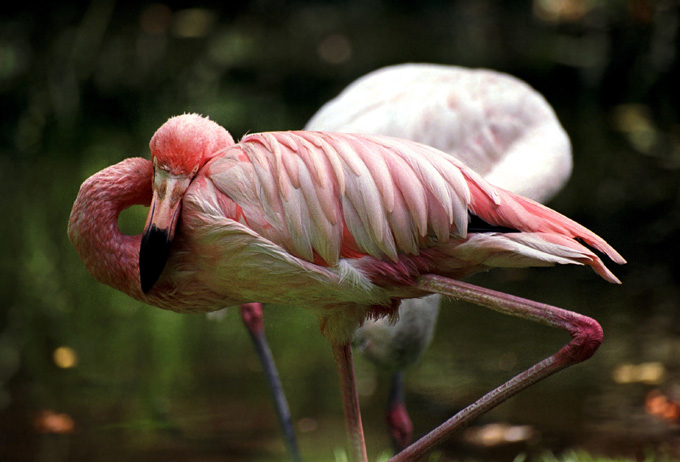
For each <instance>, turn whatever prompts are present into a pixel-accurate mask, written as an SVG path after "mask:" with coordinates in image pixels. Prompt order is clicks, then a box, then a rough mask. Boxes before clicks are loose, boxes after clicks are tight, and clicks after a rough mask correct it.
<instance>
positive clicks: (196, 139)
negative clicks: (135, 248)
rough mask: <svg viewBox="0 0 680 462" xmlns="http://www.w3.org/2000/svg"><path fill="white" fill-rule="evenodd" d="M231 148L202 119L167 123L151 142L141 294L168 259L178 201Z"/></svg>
mask: <svg viewBox="0 0 680 462" xmlns="http://www.w3.org/2000/svg"><path fill="white" fill-rule="evenodd" d="M233 144H234V139H233V138H232V137H231V135H230V134H229V132H227V131H226V130H225V129H224V128H222V127H221V126H220V125H218V124H217V123H215V122H213V121H211V120H210V119H208V118H207V117H201V116H199V115H197V114H184V115H180V116H176V117H172V118H171V119H169V120H168V121H167V122H166V123H164V124H163V125H162V126H161V127H160V128H159V129H158V130H157V131H156V133H155V134H154V136H153V137H152V138H151V143H150V144H149V147H150V149H151V160H152V162H153V170H154V175H153V198H152V200H151V207H150V209H149V215H148V217H147V220H146V226H145V227H144V234H143V236H142V245H141V247H140V249H139V276H140V282H141V286H142V291H143V292H144V293H146V292H148V291H149V290H150V289H151V287H153V285H154V284H155V283H156V281H157V280H158V278H159V277H160V275H161V272H162V271H163V268H164V267H165V263H166V262H167V260H168V257H169V255H170V245H171V243H172V240H173V238H174V236H175V229H176V227H177V222H178V220H179V212H180V208H181V207H180V206H181V203H182V197H183V196H184V193H185V192H186V191H187V189H188V188H189V185H190V184H191V181H192V180H193V178H194V177H195V176H196V174H197V173H198V171H199V169H200V168H201V167H203V165H205V164H206V163H207V162H208V161H209V160H210V159H212V158H213V157H215V156H217V155H219V154H220V153H221V152H223V151H224V149H225V148H227V147H229V146H231V145H233Z"/></svg>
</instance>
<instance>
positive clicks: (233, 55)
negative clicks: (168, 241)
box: [0, 0, 680, 461]
mask: <svg viewBox="0 0 680 462" xmlns="http://www.w3.org/2000/svg"><path fill="white" fill-rule="evenodd" d="M226 3H229V6H226ZM679 9H680V4H679V3H678V2H677V1H672V0H666V1H663V0H658V1H653V0H610V1H596V0H533V1H529V0H525V1H516V2H501V1H494V0H460V1H454V0H449V1H441V0H439V1H422V2H410V1H406V0H401V1H396V0H395V1H388V0H384V1H381V0H369V1H363V2H359V1H328V2H310V1H302V0H299V1H290V2H284V1H274V0H272V1H268V0H259V1H257V0H256V1H239V2H215V3H214V4H211V3H208V2H195V3H194V4H193V5H192V6H191V7H187V6H186V5H185V4H181V3H174V2H166V3H149V2H129V3H123V2H115V1H113V0H93V1H90V2H85V1H80V2H68V3H65V4H59V3H56V2H55V3H52V6H47V5H46V4H40V7H39V8H38V7H37V5H32V4H31V2H29V3H27V4H23V3H22V2H17V3H14V4H13V5H11V6H5V7H3V12H2V13H1V14H0V107H1V108H2V112H3V114H4V115H3V116H2V124H1V125H0V197H1V198H2V199H1V202H0V203H1V204H2V219H0V231H1V233H2V234H1V236H2V238H1V239H0V249H1V258H0V271H1V277H0V288H1V293H2V302H0V460H7V461H35V460H37V461H67V460H68V461H120V460H126V461H142V460H144V461H147V460H165V461H174V460H199V461H217V460H232V461H274V460H284V459H285V449H284V445H283V443H282V440H281V438H280V434H279V431H278V428H277V424H276V419H275V415H274V411H273V407H272V404H271V402H270V400H269V392H268V389H267V388H266V385H265V383H264V379H263V376H262V375H261V373H260V368H259V365H258V362H257V358H256V356H255V353H254V350H253V348H252V346H251V344H250V339H249V337H248V335H247V332H246V330H245V328H244V326H243V325H242V323H241V320H240V317H239V314H238V311H237V310H230V311H229V312H227V314H226V315H225V316H224V318H223V319H222V320H219V321H216V320H209V319H207V318H206V317H205V316H201V315H178V314H174V313H166V312H163V311H161V310H158V309H156V308H151V307H148V306H145V305H142V304H140V303H138V302H136V301H134V300H132V299H130V298H128V297H127V296H125V295H123V294H121V293H118V292H116V291H114V290H113V289H110V288H108V287H106V286H103V285H101V284H98V283H97V282H96V281H95V280H94V279H93V278H92V277H91V276H90V275H89V274H88V273H87V272H86V271H85V269H84V267H83V265H82V264H81V262H80V261H79V259H78V257H77V255H76V253H75V251H74V250H73V248H72V247H71V245H70V243H69V242H68V239H67V236H66V226H67V221H68V216H69V212H70V209H71V205H72V203H73V200H74V199H75V197H76V195H77V192H78V188H79V186H80V184H81V183H82V182H83V181H84V180H85V179H86V178H87V177H88V176H90V175H91V174H93V173H95V172H96V171H98V170H100V169H102V168H104V167H107V166H109V165H111V164H113V163H116V162H118V161H120V160H122V159H124V158H126V157H130V156H144V157H148V155H149V154H148V142H149V139H150V137H151V136H152V134H153V133H154V131H155V130H156V128H158V127H159V126H160V125H161V124H162V123H163V122H165V120H167V119H168V118H169V117H170V116H172V115H176V114H180V113H184V112H198V113H201V114H204V115H209V116H210V118H211V119H213V120H215V121H217V122H218V123H220V124H221V125H223V126H225V127H226V128H227V129H228V130H230V132H231V133H232V134H233V135H234V137H235V138H237V139H238V138H240V137H241V136H243V135H244V134H245V133H247V132H259V131H268V130H287V129H298V128H301V127H302V126H303V125H304V124H305V122H306V121H307V120H308V119H309V117H311V115H312V114H313V113H314V112H315V111H316V110H317V109H318V108H319V107H320V106H321V105H322V104H323V103H324V102H326V101H327V100H329V99H330V98H332V97H334V96H335V95H336V94H337V93H338V92H339V91H340V90H341V89H343V88H344V87H345V86H346V85H347V84H349V83H350V82H351V81H353V80H354V79H356V78H358V77H360V76H362V75H364V74H366V73H367V72H370V71H372V70H375V69H377V68H379V67H382V66H385V65H389V64H397V63H403V62H432V63H442V64H455V65H461V66H468V67H486V68H492V69H495V70H499V71H504V72H508V73H511V74H513V75H515V76H517V77H519V78H522V79H524V80H526V81H527V82H528V83H529V84H530V85H532V86H533V87H534V88H536V89H537V90H538V91H540V92H541V93H543V94H544V95H545V97H546V99H547V100H548V101H549V102H550V103H551V104H552V105H553V107H554V108H555V110H556V112H557V115H558V117H559V119H560V120H561V122H562V124H563V125H564V127H565V129H566V130H567V132H568V133H569V135H570V137H571V140H572V143H573V152H574V173H573V176H572V178H571V180H570V182H569V184H568V186H567V187H566V188H565V189H564V190H563V191H562V192H561V193H560V195H559V196H557V197H556V198H555V199H554V200H553V201H552V202H551V204H550V205H551V207H553V208H555V209H557V210H558V211H560V212H562V213H564V214H566V215H568V216H570V217H571V218H574V219H575V220H576V221H578V222H580V223H582V224H584V225H585V226H587V227H588V228H590V229H592V230H593V231H595V232H596V233H598V234H600V235H601V236H603V237H605V238H606V239H607V240H608V241H609V242H610V243H611V244H612V245H613V246H614V247H615V248H616V249H617V250H619V251H620V253H621V254H622V255H623V256H624V257H625V258H627V259H628V262H629V263H628V265H626V266H624V267H616V268H613V267H611V266H610V268H612V269H613V270H614V272H615V273H616V274H617V275H618V276H619V278H620V279H621V280H622V281H623V285H621V286H614V285H610V284H607V283H605V282H604V281H602V280H601V279H599V278H598V277H597V276H596V275H594V274H593V273H592V272H590V271H586V270H583V269H582V268H576V267H563V268H562V267H561V268H554V269H530V270H522V271H503V270H498V271H495V272H492V273H489V274H483V275H478V276H475V277H473V278H471V282H474V283H477V284H481V285H485V286H488V287H492V288H495V289H498V290H502V291H506V292H509V293H512V294H516V295H520V296H524V297H527V298H530V299H534V300H538V301H542V302H546V303H550V304H553V305H557V306H560V307H564V308H567V309H572V310H576V311H579V312H581V313H583V314H586V315H588V316H591V317H594V318H596V319H597V320H598V321H599V322H600V323H601V324H602V326H603V328H604V331H605V341H604V344H603V345H602V347H601V348H600V350H599V351H598V352H597V354H596V355H595V356H594V357H593V358H592V359H590V360H588V361H587V362H585V363H583V364H580V365H578V366H575V367H573V368H571V369H569V370H567V371H564V372H561V373H559V374H557V375H556V376H553V377H550V378H548V379H546V380H545V381H544V382H542V383H539V384H537V385H535V386H533V387H531V388H530V389H528V390H526V391H525V392H523V393H521V394H520V395H519V396H517V397H514V398H512V399H511V400H510V401H509V402H507V403H505V404H503V405H502V406H500V407H499V408H498V409H496V410H494V411H493V412H491V413H489V414H488V415H486V416H484V417H483V418H482V419H480V420H479V421H477V422H475V424H474V425H473V426H471V427H469V428H468V429H466V430H464V431H462V432H460V433H459V434H458V435H457V436H456V437H455V438H453V439H451V440H450V441H449V442H447V443H446V444H445V445H444V446H442V447H441V448H439V449H438V451H436V452H435V453H434V455H433V460H440V461H444V460H470V461H472V460H478V461H496V460H498V461H505V460H508V461H510V460H513V459H514V458H515V457H516V456H517V455H518V454H523V455H525V456H526V457H527V460H531V458H532V457H533V456H534V455H537V454H543V453H544V452H545V451H550V452H552V453H554V454H560V453H562V452H563V451H567V450H572V449H582V450H585V451H587V452H589V453H591V454H594V455H601V456H608V457H627V458H631V459H633V458H638V459H640V458H643V457H647V456H649V457H653V456H656V457H675V456H680V452H679V448H680V432H679V429H680V424H679V423H680V284H679V283H680V276H679V274H680V251H679V249H678V247H679V246H680V244H679V243H680V231H679V230H680V119H679V115H680V98H679V97H678V82H680V72H679V69H680V65H679V63H678V48H677V47H678V44H679V43H680V15H679ZM145 212H146V211H145V210H143V209H142V210H134V209H133V211H132V212H130V213H127V214H125V216H124V217H123V219H122V222H121V226H122V227H123V228H124V229H125V230H126V231H127V232H139V231H140V230H141V228H142V226H143V222H144V216H145ZM265 319H266V328H267V334H268V335H269V338H270V342H271V346H272V349H273V352H274V356H275V359H276V361H277V363H278V366H279V368H280V374H281V377H282V379H283V383H284V387H285V389H286V391H287V394H288V398H289V401H290V406H291V412H292V415H293V419H294V423H295V425H296V430H297V432H298V436H299V438H300V445H301V449H302V453H303V455H304V456H305V459H306V460H334V459H333V458H334V457H336V456H334V454H339V453H340V452H341V451H342V449H343V448H344V443H345V435H344V423H343V420H342V408H341V404H340V397H339V391H338V388H337V383H336V381H337V380H336V373H335V369H334V366H333V361H332V356H331V351H330V347H329V346H328V344H327V343H326V341H325V340H324V339H323V338H322V337H321V335H320V334H319V331H318V326H317V323H316V320H315V319H314V318H313V317H312V316H311V315H310V314H308V313H306V312H304V311H302V310H299V309H294V308H290V309H287V308H279V307H272V308H271V309H268V310H266V313H265ZM567 340H568V336H566V335H565V334H564V333H562V332H559V331H555V330H552V329H548V328H544V327H541V326H538V325H535V324H532V323H527V322H524V321H520V320H515V319H507V318H506V317H504V316H502V315H499V314H496V313H493V312H487V310H482V309H479V308H477V307H474V306H470V305H462V304H458V305H455V306H451V307H447V308H445V309H443V310H442V313H441V315H440V319H439V324H438V326H437V331H436V337H435V339H434V342H433V344H432V345H431V347H430V348H429V350H427V352H426V353H425V355H424V357H423V358H422V361H421V362H420V363H419V364H417V365H416V366H414V367H412V368H411V369H410V370H408V372H407V374H406V386H407V389H406V397H407V403H408V405H409V406H410V409H411V411H412V413H413V418H414V425H415V432H416V434H418V435H421V434H424V433H425V432H427V431H428V430H430V429H431V428H433V427H434V426H435V425H437V424H439V423H440V422H442V421H443V420H444V419H445V418H447V417H449V416H450V415H451V414H453V413H454V412H455V411H456V410H459V409H461V408H462V407H464V406H465V405H466V404H468V403H470V402H471V401H473V400H474V399H475V398H476V397H478V396H480V395H481V394H482V393H483V392H484V391H486V390H488V389H490V388H491V387H493V386H496V385H498V384H500V383H502V382H503V381H505V380H506V379H507V378H509V377H510V376H511V375H513V374H514V373H517V372H519V371H520V370H522V369H523V368H525V367H527V366H529V365H530V364H533V363H534V362H536V361H538V360H540V359H542V358H544V357H546V356H548V355H550V354H552V353H553V352H554V351H556V350H557V349H558V348H559V347H560V346H561V345H563V344H564V343H565V342H566V341H567ZM357 374H358V380H359V386H360V391H361V402H362V407H363V415H364V420H365V426H366V436H367V443H368V450H369V454H370V455H371V458H372V459H375V458H376V457H378V456H379V455H380V454H383V453H384V454H387V453H389V451H390V442H389V439H388V437H387V433H386V432H385V428H384V420H383V408H384V405H385V400H386V394H387V379H388V376H387V375H386V374H385V373H383V372H381V371H378V370H376V369H375V368H374V367H373V366H372V365H371V364H370V363H368V362H367V361H366V360H364V359H363V358H360V357H357ZM518 430H519V431H518ZM513 435H514V436H513ZM517 435H520V437H517ZM338 457H339V456H338Z"/></svg>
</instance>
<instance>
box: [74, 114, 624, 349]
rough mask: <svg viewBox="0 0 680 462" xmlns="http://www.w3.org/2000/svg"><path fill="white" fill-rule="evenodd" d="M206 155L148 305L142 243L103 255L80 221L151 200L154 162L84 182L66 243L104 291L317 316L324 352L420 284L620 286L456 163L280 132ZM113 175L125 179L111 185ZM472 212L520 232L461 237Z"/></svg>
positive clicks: (181, 307)
mask: <svg viewBox="0 0 680 462" xmlns="http://www.w3.org/2000/svg"><path fill="white" fill-rule="evenodd" d="M186 117H189V116H179V118H175V119H171V123H172V125H171V126H170V127H169V128H171V130H159V132H158V133H157V134H156V136H155V137H154V139H155V140H156V145H159V143H160V144H162V142H163V140H162V139H161V140H158V137H159V136H161V137H162V136H166V135H167V136H169V135H174V131H175V129H174V127H176V126H178V125H177V122H178V120H177V119H182V118H186ZM166 128H167V127H166ZM218 133H220V131H219V130H218ZM177 139H178V138H177V137H175V138H174V141H173V146H177ZM190 139H191V140H193V138H190ZM223 139H225V140H226V138H223ZM206 140H207V141H210V140H211V138H209V137H206ZM223 145H224V146H223ZM180 147H181V143H180ZM213 149H214V150H215V151H219V152H220V153H219V155H216V156H211V155H209V156H207V157H212V160H210V161H208V162H207V164H206V165H205V166H204V167H203V168H202V169H201V170H200V171H199V172H198V173H197V175H196V176H195V178H193V180H192V181H191V184H190V186H189V187H188V189H187V190H186V194H185V195H184V198H183V200H182V212H181V213H182V215H181V221H180V225H179V228H178V235H177V238H176V241H175V243H174V244H173V252H172V253H171V255H170V259H169V261H168V266H167V267H166V268H165V270H164V271H163V273H162V276H161V278H160V280H159V281H158V284H157V285H156V286H155V287H154V288H153V289H152V290H151V291H150V292H149V294H148V295H144V294H142V293H141V292H140V291H139V290H138V288H137V287H136V286H135V284H134V283H133V281H136V279H137V278H138V268H137V267H136V266H135V265H133V264H131V263H130V262H131V261H133V260H134V258H133V256H134V254H135V253H136V252H137V249H138V247H136V245H137V243H138V239H139V238H128V237H124V236H122V235H121V236H117V235H116V231H115V229H109V230H108V233H109V234H110V236H108V238H107V242H108V244H107V245H115V246H116V248H117V249H118V250H117V251H116V252H111V251H109V250H105V251H101V250H100V249H101V248H102V244H103V243H102V242H97V243H96V245H95V243H94V242H92V241H90V240H87V239H83V238H82V236H83V230H82V229H81V228H82V227H83V226H84V227H88V226H89V227H94V226H95V225H94V224H93V222H92V221H90V220H87V219H84V217H83V214H85V213H90V211H91V209H92V207H93V206H94V207H96V208H97V209H107V208H111V207H113V208H114V209H120V208H121V207H123V206H125V205H128V204H129V199H127V200H128V202H127V203H126V204H125V205H122V204H120V203H115V202H119V201H120V200H121V199H120V197H119V196H118V195H121V194H123V193H125V194H126V195H127V196H130V195H131V194H132V191H133V190H134V189H135V188H132V187H131V185H132V184H133V183H134V184H136V185H137V187H138V191H137V192H136V194H138V199H137V201H138V202H145V201H148V196H149V191H148V187H149V186H148V185H149V184H150V183H151V178H149V169H148V166H147V165H146V164H147V163H148V162H146V161H141V160H137V161H127V162H124V163H121V164H119V165H117V166H114V167H111V168H110V169H107V170H105V171H103V172H101V173H99V174H97V175H95V176H94V177H93V178H91V179H90V180H88V181H87V182H86V183H85V185H84V186H83V191H82V192H81V194H80V195H79V197H78V200H77V201H76V204H75V205H74V209H73V212H72V218H71V226H70V231H69V232H70V235H71V239H72V242H73V243H74V245H75V246H76V248H77V249H78V250H79V252H80V253H81V256H82V258H83V260H84V261H86V264H87V265H88V269H89V270H90V271H91V272H92V273H93V274H95V275H96V276H97V277H98V279H99V280H103V282H105V283H107V284H109V285H112V286H114V287H116V288H119V289H121V290H124V291H125V292H126V293H128V294H130V295H132V296H133V297H135V298H138V299H141V300H143V301H146V302H147V303H150V304H153V305H156V306H160V307H161V308H166V309H172V310H175V311H182V312H183V311H212V310H217V309H220V308H224V307H225V306H231V305H237V304H241V303H245V302H251V301H259V302H264V303H276V304H286V305H295V306H303V307H306V308H309V309H311V310H312V311H314V312H315V313H316V314H317V315H318V316H319V318H320V322H321V325H322V326H325V329H324V335H326V336H327V337H328V339H329V340H330V341H331V342H332V343H343V342H346V341H347V340H348V339H349V338H350V337H351V336H352V333H353V331H354V328H356V326H357V325H358V324H359V323H360V322H361V321H362V320H363V318H364V317H365V316H367V315H368V314H370V312H371V310H370V309H369V307H372V306H375V305H378V306H392V305H393V300H395V299H399V298H404V297H414V296H421V295H424V293H423V292H422V291H419V290H416V289H414V288H413V287H412V285H411V284H410V282H411V281H413V280H415V279H416V278H417V277H418V276H419V275H420V274H426V273H432V274H441V275H444V276H448V277H454V278H460V277H464V276H467V275H469V274H471V273H474V272H476V271H481V270H486V269H489V268H492V267H502V266H509V267H525V266H549V265H553V264H556V263H572V264H585V265H588V266H591V267H592V268H593V269H594V270H595V271H597V272H598V274H600V275H601V276H602V277H604V278H605V279H607V280H608V281H610V282H618V280H617V279H616V277H615V276H614V275H613V274H612V273H611V272H610V271H609V270H608V269H606V267H605V266H604V265H603V263H602V261H601V260H600V258H599V257H598V256H597V255H596V254H595V253H594V252H593V251H592V250H590V249H589V248H588V247H586V246H584V245H582V244H581V243H580V242H579V240H581V241H583V242H585V243H587V244H588V245H589V246H591V247H593V248H595V249H597V250H599V251H601V252H603V253H605V254H606V255H608V256H609V257H610V258H612V259H613V260H614V261H615V262H617V263H623V262H624V260H623V258H622V257H621V256H620V255H619V254H618V253H617V252H616V251H615V250H614V249H612V248H611V247H610V246H609V245H608V244H607V243H606V242H605V241H604V240H602V239H601V238H599V237H598V236H596V235H595V234H593V233H592V232H590V231H588V230H587V229H586V228H584V227H582V226H580V225H578V224H577V223H575V222H573V221H572V220H570V219H568V218H566V217H564V216H563V215H560V214H558V213H557V212H554V211H552V210H550V209H548V208H547V207H544V206H542V205H540V204H538V203H535V202H533V201H531V200H529V199H525V198H522V197H520V196H516V195H514V194H512V193H509V192H507V191H503V190H501V189H498V188H495V187H493V186H491V185H490V184H488V183H486V182H485V181H484V180H483V179H481V178H480V177H479V176H478V175H477V174H476V173H474V172H473V171H472V170H470V169H469V168H467V167H466V166H464V165H463V164H462V163H460V162H459V161H457V160H455V159H454V158H452V157H450V156H447V155H445V154H443V153H441V152H439V151H437V150H435V149H433V148H429V147H427V146H424V145H421V144H418V143H414V142H409V141H404V140H398V139H395V138H389V137H382V136H371V135H350V134H337V133H322V132H278V133H263V134H255V135H248V136H246V137H245V138H244V139H243V140H242V141H241V142H240V143H238V144H234V145H231V146H229V143H228V141H225V142H223V143H222V144H217V145H215V146H214V148H213ZM184 152H186V153H191V152H193V151H192V150H186V151H184ZM200 152H201V153H202V152H203V151H200ZM163 154H164V153H157V154H156V155H155V157H154V162H156V163H158V162H160V161H162V160H163V159H159V157H158V156H159V155H163ZM201 155H203V154H201ZM197 162H198V160H197ZM187 165H189V163H187ZM189 167H191V170H193V169H194V167H193V166H191V165H189ZM116 175H118V176H121V175H122V176H123V177H124V178H126V181H124V182H123V181H117V182H115V183H113V184H111V183H110V182H107V181H105V179H106V178H108V177H112V176H116ZM145 184H146V185H147V186H144V185H145ZM101 188H107V189H108V192H103V191H101ZM95 193H96V194H97V195H99V196H101V195H102V194H104V195H106V194H109V195H110V200H112V203H111V204H110V205H105V204H102V203H100V204H94V203H93V200H92V196H93V195H94V194H95ZM132 195H134V194H132ZM470 213H473V214H475V215H477V216H478V217H479V218H481V219H482V220H484V221H485V222H486V223H488V224H489V225H493V226H501V227H505V228H511V229H512V230H516V231H518V232H509V233H503V232H484V233H468V232H467V225H468V220H469V214H470ZM115 216H116V213H112V214H111V216H110V217H109V218H111V219H113V218H115ZM97 226H98V225H97ZM109 228H112V226H109ZM118 234H119V233H118ZM103 237H104V236H96V235H94V236H91V237H90V238H89V239H97V240H99V239H103ZM577 239H578V240H577ZM92 252H97V253H98V255H97V256H93V255H92ZM121 255H122V256H121ZM111 260H114V261H111ZM117 262H127V264H128V267H127V268H125V269H124V270H119V271H115V272H114V273H111V274H112V275H115V277H112V276H111V275H108V273H106V272H105V273H106V274H102V271H101V269H100V267H101V266H104V267H107V268H108V267H111V266H116V265H118V264H119V263H117ZM349 313H352V314H351V315H349V316H347V319H344V320H343V321H342V322H340V321H338V319H339V318H344V317H345V314H349Z"/></svg>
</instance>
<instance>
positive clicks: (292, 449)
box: [240, 303, 301, 462]
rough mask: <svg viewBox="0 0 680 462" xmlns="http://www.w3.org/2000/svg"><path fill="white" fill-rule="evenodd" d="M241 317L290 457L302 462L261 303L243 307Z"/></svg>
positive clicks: (293, 460)
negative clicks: (271, 398)
mask: <svg viewBox="0 0 680 462" xmlns="http://www.w3.org/2000/svg"><path fill="white" fill-rule="evenodd" d="M240 311H241V317H242V318H243V323H244V324H245V325H246V328H247V329H248V332H249V333H250V337H251V339H252V340H253V345H254V346H255V351H256V352H257V356H258V358H259V360H260V364H262V369H263V370H264V373H265V376H266V377H267V383H269V389H270V391H271V394H272V397H273V399H274V407H275V408H276V416H277V417H278V420H279V426H280V427H281V431H282V432H283V438H284V441H285V443H286V448H287V449H288V454H289V455H290V460H291V461H292V462H300V460H301V458H300V449H299V448H298V444H297V438H296V437H295V431H294V430H293V421H292V419H291V416H290V409H289V408H288V401H287V400H286V393H285V392H284V391H283V385H282V384H281V379H280V378H279V373H278V371H277V369H276V364H275V363H274V357H273V356H272V352H271V349H270V348H269V344H268V343H267V338H266V337H265V334H264V322H263V314H262V304H261V303H246V304H244V305H241V310H240Z"/></svg>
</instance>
